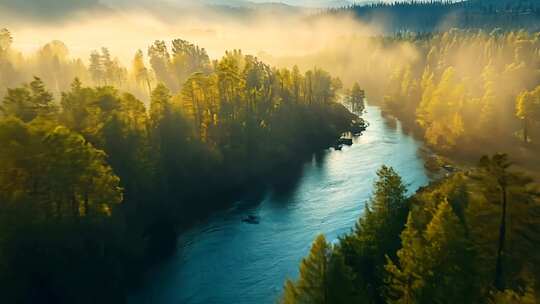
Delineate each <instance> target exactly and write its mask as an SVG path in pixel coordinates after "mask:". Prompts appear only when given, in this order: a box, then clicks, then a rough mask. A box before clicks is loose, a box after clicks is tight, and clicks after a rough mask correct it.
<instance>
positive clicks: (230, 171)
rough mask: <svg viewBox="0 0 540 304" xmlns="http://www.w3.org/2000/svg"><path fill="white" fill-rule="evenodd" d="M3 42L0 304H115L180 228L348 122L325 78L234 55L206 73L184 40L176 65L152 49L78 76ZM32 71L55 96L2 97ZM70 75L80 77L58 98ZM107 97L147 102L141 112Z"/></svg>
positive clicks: (56, 49)
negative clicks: (128, 63)
mask: <svg viewBox="0 0 540 304" xmlns="http://www.w3.org/2000/svg"><path fill="white" fill-rule="evenodd" d="M11 40H12V38H11V36H10V35H9V32H8V31H7V30H3V31H2V32H0V69H1V71H2V73H1V74H0V77H1V78H0V83H2V84H4V85H6V84H10V85H9V86H7V88H6V90H5V94H4V96H3V98H2V100H1V102H0V143H1V144H0V290H1V292H0V294H1V295H0V301H1V302H3V303H124V302H125V301H126V290H127V289H128V287H129V283H130V282H132V281H133V280H132V279H133V278H136V277H137V275H138V274H140V272H141V271H142V270H143V269H144V266H143V265H145V264H146V263H147V262H148V261H151V260H155V259H159V258H160V257H161V256H162V255H163V254H165V253H167V252H170V251H171V250H173V249H174V247H175V244H176V235H177V233H178V232H179V231H180V230H181V229H182V228H184V227H185V226H186V225H189V224H190V223H192V222H193V221H194V220H196V219H198V218H199V217H200V216H204V215H205V214H208V213H209V212H212V211H214V210H216V209H218V208H222V207H223V206H226V204H227V203H228V202H230V201H231V198H232V196H231V195H232V194H238V193H242V191H243V190H246V189H247V188H248V187H251V186H253V185H260V184H268V183H272V182H273V181H274V180H276V179H277V178H282V177H284V175H286V174H288V173H290V172H291V171H294V169H291V168H294V167H295V165H296V164H300V163H301V162H302V161H303V160H304V159H305V158H306V157H309V156H310V155H311V154H312V153H313V152H315V151H316V150H318V149H321V148H324V147H327V146H329V145H331V144H333V143H334V142H335V140H336V139H337V138H338V137H339V136H340V134H341V133H342V132H344V131H346V130H347V129H348V128H349V127H350V125H351V122H352V120H353V119H355V117H356V116H355V115H353V114H351V113H350V112H349V111H348V110H347V109H346V108H345V107H344V106H342V105H340V104H338V103H337V102H336V101H337V98H338V95H337V92H338V90H339V89H340V88H341V82H340V81H339V80H338V79H335V78H333V77H331V76H330V75H329V74H328V73H327V72H325V71H323V70H320V69H314V70H310V71H307V72H305V73H301V72H300V71H299V70H298V69H297V68H294V69H292V70H288V69H276V68H272V67H270V66H268V65H266V64H265V63H263V62H261V61H259V60H258V59H257V58H255V57H253V56H247V55H243V54H242V53H241V52H240V51H232V52H227V53H226V54H225V56H223V58H221V59H220V60H216V61H214V62H211V61H210V60H209V58H208V56H207V55H206V52H205V51H204V50H203V49H201V48H199V47H197V46H194V45H192V44H189V43H187V42H185V41H182V40H175V41H174V42H173V43H172V52H173V54H174V55H173V56H171V55H170V52H171V48H170V47H169V45H167V44H166V43H165V42H161V41H158V42H156V43H155V44H153V45H152V46H151V47H150V48H149V54H150V62H151V65H152V68H146V66H145V62H144V61H143V60H142V52H137V55H136V57H135V60H134V64H133V65H134V67H133V69H132V72H131V73H128V72H127V70H126V69H124V68H122V67H121V66H120V65H119V64H118V61H116V60H113V59H111V55H110V54H109V53H108V51H107V50H106V49H104V50H101V51H100V52H95V53H93V54H92V57H91V61H90V65H89V66H88V67H87V66H86V65H84V64H83V63H82V61H80V60H75V61H72V60H68V59H67V57H66V56H65V54H66V51H67V49H66V48H65V47H64V46H63V44H61V43H59V42H55V43H52V44H49V45H48V46H46V47H44V48H43V49H42V50H41V51H40V53H39V57H37V59H36V61H31V63H30V64H29V65H26V64H27V63H28V62H27V61H26V60H24V59H23V58H22V57H20V56H17V55H16V54H17V52H16V51H15V50H13V49H11ZM29 67H32V68H29ZM34 68H36V70H39V71H40V75H43V76H44V77H46V79H47V83H48V84H50V85H52V86H53V88H55V91H56V92H58V93H57V94H53V93H52V92H51V91H49V87H48V85H46V83H45V82H44V81H43V80H42V79H41V78H39V77H34V78H33V80H32V79H30V81H29V82H26V83H25V84H22V85H14V86H11V84H12V83H13V81H14V78H12V77H17V76H18V75H19V76H20V75H24V74H25V73H26V71H32V70H33V69H34ZM6 71H7V73H6ZM21 71H24V72H23V73H19V72H21ZM68 72H69V73H68ZM74 75H75V76H76V75H87V76H88V77H87V78H86V79H85V82H82V81H81V80H80V79H78V78H75V80H73V79H72V80H71V84H70V85H66V82H67V81H68V77H70V76H74ZM15 79H18V78H15ZM128 82H129V83H130V84H129V85H126V83H128ZM87 83H90V84H93V85H88V84H87ZM115 85H119V86H122V87H123V88H128V87H130V86H131V87H133V88H138V91H137V92H139V94H141V95H143V96H144V95H145V94H150V98H149V102H148V104H147V105H145V104H144V103H143V102H142V101H141V100H140V99H138V98H137V97H135V96H134V95H133V94H131V93H127V92H121V91H119V90H118V89H117V88H116V87H115ZM66 86H67V88H66ZM356 91H359V90H358V88H357V89H356V90H353V92H356ZM146 92H147V93H146ZM55 95H56V96H55ZM349 99H350V100H353V99H354V98H352V97H351V98H349Z"/></svg>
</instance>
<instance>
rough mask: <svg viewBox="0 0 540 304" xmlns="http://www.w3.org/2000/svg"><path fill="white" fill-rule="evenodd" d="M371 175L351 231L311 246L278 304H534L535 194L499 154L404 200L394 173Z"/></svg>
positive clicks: (537, 205) (536, 276) (384, 171)
mask: <svg viewBox="0 0 540 304" xmlns="http://www.w3.org/2000/svg"><path fill="white" fill-rule="evenodd" d="M378 176H379V179H378V180H377V181H376V183H375V184H374V189H375V190H374V191H375V192H374V194H373V198H372V199H371V201H370V202H369V203H368V204H367V205H366V211H365V213H364V215H363V216H362V217H361V218H360V219H359V221H358V224H357V225H356V228H355V229H354V230H353V231H352V232H351V233H350V234H348V235H345V236H343V237H342V238H341V239H340V240H339V241H338V242H337V243H336V244H335V245H330V244H328V243H327V242H326V241H325V239H324V237H323V236H319V237H318V238H317V239H316V240H315V242H314V244H313V247H312V249H311V252H310V254H309V256H308V257H307V258H305V259H304V260H303V262H302V264H301V266H300V277H299V279H298V281H296V282H293V281H287V283H286V284H285V290H284V294H283V297H282V302H283V303H536V301H537V299H538V296H539V294H538V292H537V291H538V290H539V288H538V287H539V286H538V282H539V279H540V277H539V273H540V272H539V269H538V265H540V264H539V262H540V261H538V256H539V255H538V253H539V251H538V250H539V249H538V246H537V243H538V241H539V240H540V233H539V231H538V229H537V227H538V225H539V224H540V223H539V221H540V217H539V216H538V215H539V213H538V212H540V200H539V198H540V192H539V191H538V189H537V188H534V187H533V184H531V181H532V180H531V179H530V178H528V177H527V176H525V175H523V174H522V173H520V172H516V171H513V170H512V169H509V162H508V160H507V157H506V155H503V154H496V155H494V156H493V157H484V158H482V160H481V161H480V164H479V165H478V167H475V168H473V169H471V170H469V171H464V172H456V173H454V174H452V175H451V176H449V177H447V178H445V179H442V180H439V181H437V182H433V183H432V184H431V185H429V186H427V187H424V188H423V189H420V190H419V191H418V192H417V193H416V194H415V195H413V196H412V197H409V198H406V197H405V190H406V189H405V186H404V185H403V182H402V181H401V179H400V177H399V175H397V174H396V172H394V171H393V170H392V169H391V168H387V167H383V168H381V169H380V170H379V171H378ZM510 223H511V224H510ZM501 242H502V243H501ZM336 272H337V274H336Z"/></svg>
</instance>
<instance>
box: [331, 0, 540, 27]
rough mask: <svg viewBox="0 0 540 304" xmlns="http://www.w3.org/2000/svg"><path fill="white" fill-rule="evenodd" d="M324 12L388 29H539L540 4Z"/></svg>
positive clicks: (393, 5) (469, 1)
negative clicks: (353, 17)
mask: <svg viewBox="0 0 540 304" xmlns="http://www.w3.org/2000/svg"><path fill="white" fill-rule="evenodd" d="M323 14H335V15H342V14H352V15H354V16H355V17H356V18H358V19H359V20H361V21H362V22H365V23H376V24H378V25H380V26H381V27H382V28H383V29H384V30H385V31H386V32H387V33H396V32H404V31H412V32H422V33H430V32H434V31H435V32H436V31H445V30H449V29H451V28H453V27H456V28H476V29H478V28H481V29H487V30H489V29H493V28H494V27H504V28H505V29H523V28H524V29H528V30H533V31H534V30H538V29H539V28H540V22H539V21H538V20H539V19H538V17H539V16H540V5H539V3H538V2H537V1H532V0H466V1H450V0H448V1H414V0H413V1H392V2H384V1H382V2H374V3H372V4H364V3H358V4H354V5H350V6H345V7H340V8H331V9H329V10H328V11H325V12H323Z"/></svg>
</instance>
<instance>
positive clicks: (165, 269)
mask: <svg viewBox="0 0 540 304" xmlns="http://www.w3.org/2000/svg"><path fill="white" fill-rule="evenodd" d="M364 118H365V119H366V120H367V121H369V123H370V127H369V128H368V130H367V131H366V132H365V133H364V134H363V135H362V136H361V137H359V138H357V139H355V144H354V145H353V146H351V147H344V148H343V150H342V151H334V150H333V149H329V150H326V151H324V152H322V153H320V154H318V155H316V156H314V157H313V159H312V161H311V162H307V163H306V164H305V165H304V167H303V169H302V174H301V176H300V177H299V178H298V179H296V181H293V182H292V183H285V185H288V186H284V185H280V186H279V187H278V189H273V190H268V191H266V193H264V194H263V196H262V197H258V196H255V197H252V198H250V199H246V200H244V201H240V202H237V203H236V205H235V206H234V207H233V208H231V209H229V210H227V211H224V212H220V213H218V214H215V215H214V216H212V217H211V218H209V219H207V220H206V221H204V222H203V223H201V224H199V225H198V226H196V227H194V228H193V229H191V230H190V231H188V232H187V233H185V234H183V235H182V236H181V237H180V238H179V250H178V252H177V254H176V255H175V256H174V257H172V258H171V259H169V260H168V261H166V262H164V263H162V264H160V265H159V266H158V267H156V269H155V270H154V271H153V272H152V273H151V274H150V275H149V276H148V278H147V280H146V282H145V287H144V288H143V289H142V290H140V291H139V292H138V293H136V294H134V295H132V296H131V299H130V302H131V303H134V304H137V303H157V304H161V303H167V304H169V303H193V304H198V303H216V304H221V303H223V304H228V303H239V304H242V303H246V304H248V303H249V304H251V303H275V301H276V299H277V298H278V297H279V295H280V293H281V290H282V284H283V282H284V280H285V279H286V278H296V276H297V273H298V265H299V262H300V261H301V259H302V257H304V256H305V255H306V254H307V253H308V251H309V248H310V245H311V242H312V240H313V239H314V238H315V236H316V235H317V234H319V233H324V234H325V235H326V237H327V238H328V239H329V240H331V241H332V240H335V239H336V238H337V237H338V236H339V235H342V234H344V233H347V232H349V231H350V229H351V227H353V226H354V223H355V221H356V219H357V218H358V216H359V215H360V214H361V213H362V211H363V210H364V208H363V206H364V204H365V202H366V201H367V200H368V199H369V197H370V195H371V191H372V184H373V181H374V179H375V177H376V174H375V172H376V171H377V169H378V168H379V167H380V166H381V165H383V164H386V165H390V166H392V167H394V168H395V169H396V170H397V171H398V172H399V174H401V176H402V177H403V178H404V180H405V182H406V183H407V185H408V187H409V191H411V192H412V191H414V190H416V189H417V188H418V187H420V186H423V185H425V184H426V183H427V181H428V178H427V177H426V172H425V171H424V166H423V164H422V160H421V159H420V158H419V157H418V154H417V151H418V149H419V147H420V143H419V142H417V141H416V140H414V139H413V138H412V137H410V136H408V135H405V134H404V133H403V132H402V131H401V128H400V127H399V125H398V126H397V128H392V127H390V126H388V125H386V124H385V123H384V121H383V118H382V117H381V114H380V111H379V110H378V108H376V107H372V106H368V107H367V113H366V114H365V115H364ZM246 215H255V216H258V217H260V224H257V225H252V224H248V223H244V222H242V219H243V218H244V217H245V216H246Z"/></svg>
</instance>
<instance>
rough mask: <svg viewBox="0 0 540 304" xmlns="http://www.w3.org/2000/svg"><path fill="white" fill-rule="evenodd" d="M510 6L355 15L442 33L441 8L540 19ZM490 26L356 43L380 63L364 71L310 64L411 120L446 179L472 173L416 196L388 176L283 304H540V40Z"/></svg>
mask: <svg viewBox="0 0 540 304" xmlns="http://www.w3.org/2000/svg"><path fill="white" fill-rule="evenodd" d="M498 3H503V2H502V1H501V2H498V1H492V2H487V1H484V2H482V1H476V2H475V1H466V2H459V3H450V2H448V3H438V2H435V3H428V4H426V3H420V2H408V3H395V4H388V5H387V4H374V5H369V6H358V7H350V8H346V9H344V10H345V11H346V10H353V11H355V13H357V14H358V15H359V16H360V18H364V17H365V16H366V15H368V14H371V13H372V12H382V11H384V10H387V11H392V12H393V13H394V14H406V12H407V10H408V9H409V10H410V11H413V10H414V14H413V16H415V17H417V15H416V13H417V10H418V11H420V14H421V13H422V8H425V12H426V13H429V14H431V13H434V14H433V16H432V18H434V19H433V24H440V23H439V21H437V20H435V19H437V18H438V17H437V14H436V12H437V8H438V9H439V10H441V11H447V10H449V9H458V8H460V9H463V10H464V11H465V12H466V13H465V14H464V15H462V16H465V18H466V16H467V14H468V13H467V12H469V11H471V12H472V10H473V9H481V10H483V12H484V13H485V14H488V15H489V14H492V15H493V16H497V18H500V17H501V16H504V15H505V14H512V13H517V12H521V13H525V12H526V14H537V8H536V7H535V5H537V3H536V2H527V1H511V2H507V3H505V4H504V5H500V6H498V5H497V4H498ZM487 4H489V6H486V5H487ZM429 7H432V8H433V7H435V8H436V9H435V10H430V9H429ZM465 8H466V9H465ZM501 10H502V13H500V11H501ZM331 13H332V14H339V13H343V10H332V11H331ZM446 13H447V12H444V14H446ZM373 14H375V13H373ZM482 18H484V17H482ZM486 18H487V17H486ZM427 19H429V18H427ZM427 19H426V18H419V19H418V20H422V22H424V21H425V20H427ZM480 20H483V19H480ZM524 20H527V18H524V19H520V20H519V22H522V21H524ZM535 20H536V21H535V22H537V20H538V19H537V18H535ZM462 21H463V20H462ZM399 22H402V20H401V19H400V21H399ZM475 22H478V19H477V20H476V21H475ZM481 22H482V23H484V25H485V28H484V29H482V28H478V27H476V28H475V27H474V26H470V25H468V24H467V23H466V22H465V23H461V25H462V28H461V29H458V28H452V29H450V30H443V31H434V32H425V29H420V28H415V27H414V26H412V27H410V24H409V25H406V26H404V28H405V29H406V30H404V31H400V32H397V33H395V34H393V35H384V36H377V37H370V38H366V37H355V38H352V39H348V40H344V42H345V43H347V45H348V46H349V47H351V46H353V47H357V48H358V49H362V50H363V51H366V52H368V53H371V54H373V55H371V57H368V58H355V59H352V60H353V61H355V64H356V66H357V68H356V69H353V71H350V70H347V68H346V66H345V65H344V66H340V65H339V64H337V65H333V64H332V63H329V62H331V61H332V62H333V63H338V62H341V61H342V58H346V57H347V56H350V54H348V53H347V52H346V51H344V50H341V49H339V48H336V49H328V50H325V51H322V52H320V53H318V54H315V55H313V56H312V57H311V58H304V60H305V61H304V63H307V62H313V61H319V62H327V64H328V65H327V66H329V67H330V66H332V65H333V68H331V69H330V70H331V71H332V72H334V73H336V74H338V75H340V74H341V73H344V74H343V75H345V73H355V75H357V77H356V79H357V80H358V79H361V80H360V83H361V84H362V85H363V87H365V88H366V92H368V98H369V99H371V100H373V102H374V103H376V104H378V105H380V106H381V107H382V108H383V110H384V111H385V113H386V115H387V119H388V120H389V121H390V122H395V121H396V120H397V121H399V123H400V124H401V126H402V127H403V128H404V129H405V130H406V131H407V132H411V133H412V134H413V135H414V136H417V137H418V138H421V139H422V140H423V141H424V142H425V144H426V145H427V146H428V147H429V149H430V150H431V151H433V152H434V153H435V154H436V155H437V160H436V161H439V162H440V161H441V159H443V160H442V162H441V163H439V164H438V165H436V167H439V166H440V165H441V164H443V163H445V161H450V162H451V163H453V164H458V169H455V168H453V169H452V170H451V172H450V173H446V176H445V177H442V178H438V179H436V180H434V181H432V182H431V183H430V184H429V185H428V186H426V187H423V188H421V189H419V190H418V191H417V192H416V193H415V194H413V195H410V196H409V195H407V194H406V193H407V185H406V184H405V182H404V181H403V180H402V179H401V177H400V176H399V174H398V173H397V172H396V171H395V170H394V169H393V168H391V167H387V166H383V167H382V168H380V169H379V171H378V172H377V175H378V178H377V180H376V182H375V183H374V192H373V195H372V198H371V199H370V201H369V202H368V203H367V205H366V207H365V211H364V213H363V215H362V216H361V217H360V218H359V219H358V222H357V224H356V226H355V227H354V228H353V229H352V231H351V232H350V233H348V234H345V235H343V236H342V237H340V238H339V240H338V241H337V242H330V241H328V240H326V238H325V237H324V235H319V236H318V237H317V238H316V239H315V240H314V242H313V245H312V247H311V250H310V252H309V254H308V255H307V256H306V257H305V258H304V259H303V260H302V262H301V264H300V268H299V271H300V275H299V278H297V279H289V280H287V281H286V282H285V285H284V292H283V294H282V297H281V299H280V302H281V303H537V302H538V299H539V293H538V290H539V288H540V287H539V285H538V282H539V277H538V274H539V273H540V271H539V270H538V269H537V268H538V265H539V261H537V259H536V257H537V256H538V242H539V241H540V239H539V238H540V231H539V230H538V225H539V219H540V217H539V213H538V212H539V211H540V209H539V207H540V192H539V189H540V188H539V187H538V183H537V178H538V172H540V171H539V170H540V167H538V165H539V164H540V158H539V155H540V154H539V152H540V149H539V148H540V147H539V146H538V142H539V140H540V137H539V133H540V131H539V130H540V116H539V114H540V98H539V97H538V91H539V90H540V89H539V84H540V78H539V76H540V75H539V74H538V66H539V60H540V53H539V51H540V45H539V40H538V38H539V37H538V33H537V32H534V31H529V30H526V29H516V30H512V28H513V26H512V25H509V24H501V23H498V24H499V27H495V28H490V26H489V22H487V23H485V21H481ZM514 25H516V24H514ZM520 26H521V25H520ZM520 26H518V27H520ZM429 27H430V26H428V28H429ZM534 28H536V25H535V26H534V27H533V29H534ZM486 29H487V30H486ZM529 29H530V27H529ZM390 50H392V51H393V52H391V51H390ZM385 51H386V55H387V56H385V53H384V52H385ZM381 53H382V54H381ZM332 54H334V58H332V59H330V58H331V56H332ZM336 54H337V57H336ZM388 54H391V56H388ZM396 54H397V55H396ZM290 60H293V59H292V58H287V59H286V61H285V62H289V61H290ZM349 64H350V63H349ZM323 66H324V65H323ZM343 75H341V76H343ZM374 75H376V76H374ZM377 80H378V81H377ZM381 82H382V84H381ZM499 151H504V152H506V153H508V154H505V153H500V152H499ZM482 155H486V156H482Z"/></svg>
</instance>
